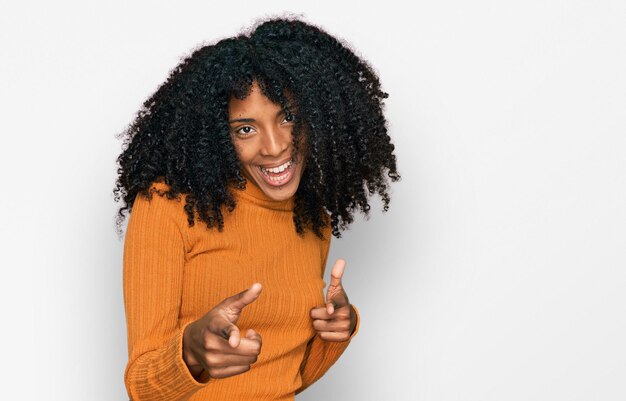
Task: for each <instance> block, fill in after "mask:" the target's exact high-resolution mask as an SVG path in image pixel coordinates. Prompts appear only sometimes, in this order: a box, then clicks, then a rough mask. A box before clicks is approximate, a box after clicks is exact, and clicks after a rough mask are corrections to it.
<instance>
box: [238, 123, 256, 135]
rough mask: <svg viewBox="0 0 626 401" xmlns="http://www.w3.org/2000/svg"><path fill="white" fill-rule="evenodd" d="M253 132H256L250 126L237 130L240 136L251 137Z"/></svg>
mask: <svg viewBox="0 0 626 401" xmlns="http://www.w3.org/2000/svg"><path fill="white" fill-rule="evenodd" d="M252 131H254V130H253V128H252V127H250V126H249V125H245V126H243V127H241V128H239V129H238V130H236V131H235V133H236V134H237V135H239V136H247V135H250V134H251V133H252Z"/></svg>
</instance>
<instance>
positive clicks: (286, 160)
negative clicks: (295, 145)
mask: <svg viewBox="0 0 626 401" xmlns="http://www.w3.org/2000/svg"><path fill="white" fill-rule="evenodd" d="M291 159H292V157H291V156H289V157H288V158H286V159H285V160H283V161H281V162H278V163H276V164H273V165H266V164H257V166H259V167H263V168H274V167H278V166H282V165H283V164H285V163H287V162H288V161H289V160H291Z"/></svg>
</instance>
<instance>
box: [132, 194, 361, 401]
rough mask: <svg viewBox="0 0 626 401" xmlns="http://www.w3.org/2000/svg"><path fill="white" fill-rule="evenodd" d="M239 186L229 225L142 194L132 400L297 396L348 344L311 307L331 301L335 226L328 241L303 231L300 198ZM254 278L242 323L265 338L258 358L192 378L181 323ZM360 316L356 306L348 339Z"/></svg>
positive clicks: (135, 262)
mask: <svg viewBox="0 0 626 401" xmlns="http://www.w3.org/2000/svg"><path fill="white" fill-rule="evenodd" d="M154 187H155V188H157V189H160V190H165V189H167V188H168V187H167V185H166V184H164V183H155V184H154ZM233 192H234V195H235V197H236V200H237V207H236V208H235V210H234V211H233V212H232V213H228V212H225V214H224V230H223V231H222V232H218V231H217V229H211V230H208V229H207V227H206V225H205V224H204V222H202V221H200V220H198V219H197V215H196V223H195V225H194V226H193V227H189V226H188V224H187V215H186V214H185V212H184V210H183V205H184V201H183V200H169V199H167V198H166V197H164V196H163V197H162V196H159V195H158V194H156V193H155V194H154V195H153V198H152V200H151V201H148V200H147V198H145V197H143V196H138V197H137V199H136V201H135V204H134V206H133V209H132V213H131V215H130V218H129V222H128V228H127V232H126V238H125V243H124V303H125V308H126V324H127V330H128V355H129V359H128V364H127V366H126V372H125V376H124V381H125V384H126V389H127V391H128V395H129V396H130V398H131V400H133V401H148V400H159V401H174V400H192V401H199V400H207V401H209V400H210V401H226V400H238V401H246V400H255V401H260V400H293V399H294V394H297V393H299V392H301V391H302V390H304V389H305V388H306V387H308V386H310V385H311V384H312V383H314V382H315V381H316V380H317V379H319V378H320V377H321V376H322V375H324V373H325V372H326V371H327V370H328V369H329V368H330V367H331V366H332V365H333V364H334V363H335V361H336V360H337V359H338V358H339V357H340V356H341V354H342V353H343V351H344V350H345V349H346V347H347V346H348V344H349V343H350V340H347V341H343V342H331V341H324V340H322V339H321V338H320V337H319V336H318V335H316V332H315V329H314V328H313V324H312V320H311V317H310V315H309V313H310V310H311V309H312V308H314V307H319V306H323V305H324V300H325V297H324V287H325V286H326V283H325V281H324V280H323V275H324V270H325V265H326V259H327V257H328V250H329V246H330V229H329V228H328V229H326V230H325V231H324V237H325V240H320V239H319V238H317V237H316V236H315V235H314V234H313V233H311V232H308V231H307V233H306V235H305V237H304V238H302V237H300V236H298V234H296V232H295V229H294V225H293V220H292V210H293V198H291V199H289V200H286V201H274V200H271V199H269V198H268V197H267V196H266V195H265V194H263V192H262V191H261V189H260V188H258V187H257V186H256V185H255V184H253V183H252V182H248V184H247V188H246V189H245V190H243V191H240V190H234V191H233ZM254 282H260V283H261V284H262V285H263V290H262V291H261V294H260V296H259V298H258V299H257V300H256V301H254V302H253V303H252V304H250V305H248V306H246V307H245V309H244V310H243V312H242V314H241V316H240V318H239V321H238V322H237V326H238V327H239V328H240V330H241V333H245V332H246V330H247V329H248V328H252V329H254V330H256V331H257V332H258V333H259V334H260V335H261V337H262V338H263V347H262V350H261V353H260V354H259V357H258V359H257V362H255V363H254V364H252V365H251V369H250V370H249V371H247V372H244V373H242V374H239V375H235V376H231V377H227V378H222V379H215V378H209V377H207V375H206V372H203V373H202V375H201V376H200V377H199V380H196V379H194V377H193V376H192V375H191V373H190V372H189V370H188V368H187V366H186V365H185V362H184V361H183V358H182V334H183V330H184V329H185V327H186V326H187V324H189V323H191V322H192V321H194V320H197V319H199V318H200V317H202V316H203V315H204V314H206V313H207V312H208V311H209V310H211V309H212V308H213V307H214V306H215V305H217V304H218V303H219V302H221V301H222V300H223V299H224V298H227V297H229V296H231V295H234V294H237V293H239V292H241V291H243V290H245V289H246V288H249V287H250V285H251V284H252V283H254ZM353 306H354V305H353ZM355 311H356V308H355ZM359 323H360V318H359V317H358V312H357V326H356V329H355V331H354V332H353V334H352V336H351V337H350V339H352V338H353V337H354V335H356V333H357V332H358V327H359ZM207 379H208V381H207Z"/></svg>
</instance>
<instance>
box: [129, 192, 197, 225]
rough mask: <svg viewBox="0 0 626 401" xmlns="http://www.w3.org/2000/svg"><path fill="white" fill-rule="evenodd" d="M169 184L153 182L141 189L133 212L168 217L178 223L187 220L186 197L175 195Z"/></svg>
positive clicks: (154, 216) (155, 216)
mask: <svg viewBox="0 0 626 401" xmlns="http://www.w3.org/2000/svg"><path fill="white" fill-rule="evenodd" d="M170 190H171V188H170V186H169V185H168V184H166V183H165V182H161V181H155V182H153V183H152V184H151V185H150V186H149V187H148V189H146V190H142V191H139V192H138V193H137V196H136V197H135V203H134V204H133V207H132V210H131V216H132V215H133V214H135V215H137V214H141V215H144V216H145V215H149V216H151V217H153V218H167V219H170V220H173V221H175V222H176V223H177V224H181V223H182V222H185V221H187V214H186V212H185V209H184V206H185V200H184V199H185V198H184V196H183V195H182V194H176V195H174V194H173V193H172V192H170Z"/></svg>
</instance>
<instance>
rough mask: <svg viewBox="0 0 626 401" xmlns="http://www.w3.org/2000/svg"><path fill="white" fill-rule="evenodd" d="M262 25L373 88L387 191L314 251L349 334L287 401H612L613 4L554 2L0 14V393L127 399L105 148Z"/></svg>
mask: <svg viewBox="0 0 626 401" xmlns="http://www.w3.org/2000/svg"><path fill="white" fill-rule="evenodd" d="M284 12H291V13H293V14H295V15H300V16H301V17H302V18H303V19H304V20H306V21H308V22H310V23H314V24H317V25H318V26H320V27H322V28H324V29H326V30H327V31H328V32H329V33H331V34H333V35H335V36H337V37H339V38H342V39H344V40H346V41H347V42H349V43H350V44H351V45H352V46H353V48H354V49H355V51H356V52H357V53H358V54H359V55H361V56H362V57H364V58H365V59H367V60H368V61H369V62H370V63H371V65H372V66H374V68H375V69H376V71H377V72H378V73H379V74H380V77H381V80H382V84H383V89H385V90H386V91H387V92H388V93H389V94H390V96H389V98H388V99H387V102H386V112H387V117H388V120H389V132H390V135H391V137H392V139H393V142H394V144H395V145H396V149H397V157H398V166H399V169H400V173H401V174H402V177H403V178H402V181H401V182H399V183H397V184H395V185H394V186H393V197H392V204H391V208H390V210H389V212H387V213H381V212H380V211H379V210H380V202H378V201H376V200H375V201H374V204H375V210H374V212H373V213H372V216H371V218H370V219H369V221H361V220H360V221H358V222H357V223H356V224H354V225H353V227H352V229H351V230H350V231H349V232H347V233H345V235H344V238H342V239H341V240H335V241H334V242H333V244H332V247H331V255H330V258H329V263H332V261H334V259H335V258H337V257H342V258H345V259H346V260H347V263H348V264H347V267H346V271H345V275H344V284H345V287H346V290H347V292H348V295H349V296H350V300H351V302H352V303H354V304H355V305H356V306H357V307H358V308H359V311H360V312H361V315H362V321H361V328H360V332H359V334H358V335H357V336H356V337H355V339H354V340H353V341H352V343H351V344H350V346H349V348H348V349H347V350H346V352H345V353H344V355H343V356H342V358H341V359H340V360H339V361H338V362H337V363H336V364H335V365H334V366H333V367H332V368H331V369H330V370H329V371H328V373H327V374H326V375H325V376H324V377H323V378H322V379H320V380H319V381H318V382H317V383H316V384H314V385H313V386H311V387H310V388H309V389H308V390H306V391H305V392H304V393H303V394H301V395H299V396H298V397H297V398H298V400H303V401H304V400H306V401H312V400H363V401H364V400H372V401H374V400H406V401H409V400H411V401H456V400H459V401H461V400H463V401H473V400H481V401H501V400H507V401H514V400H520V401H521V400H524V401H525V400H550V401H553V400H568V401H572V400H580V401H583V400H584V401H589V400H602V401H609V400H624V399H626V385H625V384H624V383H625V382H624V378H625V377H626V341H625V340H624V339H625V338H626V291H625V287H626V269H625V267H626V211H625V207H626V186H625V184H626V163H625V160H626V135H625V133H626V130H625V129H626V116H625V110H626V74H625V73H624V71H626V3H625V2H623V1H565V0H563V1H552V0H526V1H489V0H479V1H473V2H465V1H458V0H457V1H438V2H432V1H416V2H412V3H409V2H402V3H400V2H394V1H381V2H364V1H359V2H356V1H354V2H338V1H322V0H316V1H313V2H286V1H275V2H272V3H271V4H266V3H264V2H258V1H238V2H219V3H218V2H209V1H204V2H200V1H179V2H174V1H169V2H164V1H126V2H121V1H110V0H109V1H101V2H96V1H86V0H81V1H52V2H44V1H39V2H31V1H20V2H3V3H2V5H0V51H1V53H0V56H1V60H0V110H1V111H0V113H1V118H0V133H1V135H2V136H1V138H2V141H1V142H0V171H1V174H2V181H1V182H2V196H1V197H0V202H1V206H2V207H1V208H0V210H1V211H2V220H1V224H0V234H1V241H0V245H1V247H2V254H1V256H0V264H1V266H2V270H1V277H2V278H1V280H0V282H1V283H2V284H1V288H0V289H1V291H0V297H1V298H0V301H1V302H2V330H1V331H0V341H1V343H2V365H1V366H2V369H3V372H2V376H3V380H2V382H3V385H2V387H1V388H0V398H2V399H12V400H64V401H70V400H125V399H127V395H126V391H125V388H124V384H123V373H124V368H125V365H126V361H127V349H126V326H125V316H124V304H123V295H122V247H123V240H122V239H121V238H118V237H117V235H116V233H115V226H114V215H115V212H116V210H117V208H118V207H119V205H118V204H116V203H115V202H114V201H113V196H112V189H113V185H114V181H115V178H116V164H115V159H116V157H117V156H118V154H119V153H120V151H121V142H120V140H118V139H117V138H116V137H115V135H116V134H118V133H119V132H121V131H122V130H123V129H124V128H125V127H126V126H127V124H129V123H130V121H131V120H132V118H133V117H134V115H135V113H136V112H137V110H138V109H139V107H140V106H141V103H142V102H143V101H144V100H145V99H146V98H147V97H148V96H149V95H150V94H151V93H152V92H153V91H154V90H155V89H156V88H157V87H158V85H159V84H160V83H161V82H163V80H164V79H165V78H166V77H167V75H168V73H169V71H170V70H171V69H172V68H174V67H175V66H176V65H177V64H178V63H179V62H180V61H181V58H182V57H184V56H186V55H187V54H188V52H189V51H190V50H191V49H192V48H195V47H196V46H198V45H199V44H201V43H213V42H215V41H216V40H218V39H221V38H224V37H228V36H233V35H236V34H237V33H238V32H239V31H240V30H242V29H246V28H248V27H249V26H251V25H252V24H253V23H254V22H255V20H256V19H258V18H262V17H265V16H277V15H283V13H284ZM331 266H332V264H331ZM328 274H329V269H328V270H327V276H326V277H325V280H326V281H327V282H329V281H328Z"/></svg>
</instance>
